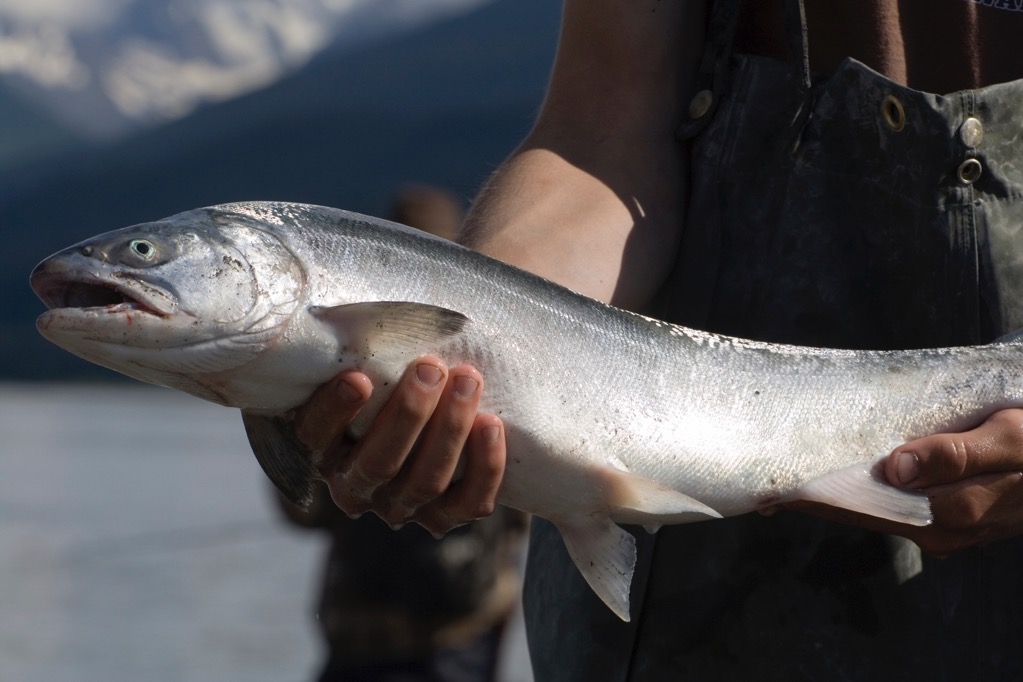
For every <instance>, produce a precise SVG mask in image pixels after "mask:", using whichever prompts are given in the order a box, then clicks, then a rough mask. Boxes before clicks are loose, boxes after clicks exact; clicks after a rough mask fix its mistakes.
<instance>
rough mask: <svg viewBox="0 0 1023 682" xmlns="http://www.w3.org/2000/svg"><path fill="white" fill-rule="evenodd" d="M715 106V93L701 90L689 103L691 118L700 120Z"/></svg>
mask: <svg viewBox="0 0 1023 682" xmlns="http://www.w3.org/2000/svg"><path fill="white" fill-rule="evenodd" d="M713 104H714V93H713V92H711V91H710V90H700V91H699V92H698V93H696V94H695V95H694V96H693V99H692V100H690V101H689V118H700V117H701V116H703V115H704V114H706V113H707V112H708V111H710V107H711V106H712V105H713Z"/></svg>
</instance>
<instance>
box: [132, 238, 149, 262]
mask: <svg viewBox="0 0 1023 682" xmlns="http://www.w3.org/2000/svg"><path fill="white" fill-rule="evenodd" d="M128 248H129V249H131V252H132V253H134V254H135V255H136V256H138V257H139V258H141V259H142V260H144V261H151V260H153V258H155V257H156V246H155V245H154V244H153V242H151V241H149V240H146V239H132V240H131V243H130V244H128Z"/></svg>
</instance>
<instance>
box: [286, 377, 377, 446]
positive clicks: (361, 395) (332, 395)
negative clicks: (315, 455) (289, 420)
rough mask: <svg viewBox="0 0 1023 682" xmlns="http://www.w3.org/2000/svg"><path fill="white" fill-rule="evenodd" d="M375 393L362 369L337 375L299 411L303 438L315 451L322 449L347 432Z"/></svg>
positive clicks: (298, 417)
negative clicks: (346, 429)
mask: <svg viewBox="0 0 1023 682" xmlns="http://www.w3.org/2000/svg"><path fill="white" fill-rule="evenodd" d="M372 393H373V384H372V383H371V382H370V380H369V377H368V376H366V375H365V374H363V373H362V372H355V371H351V372H344V373H342V374H339V375H338V376H336V377H334V378H333V379H331V380H330V381H328V382H327V383H325V384H323V385H322V386H320V387H319V388H317V389H316V391H315V392H314V393H313V395H312V397H310V398H309V400H307V401H306V403H305V404H304V405H303V406H302V407H300V408H299V409H298V411H297V412H296V413H295V427H296V429H297V433H298V437H299V439H300V440H301V441H302V442H303V443H305V444H306V445H307V446H308V447H309V449H310V450H312V451H313V452H322V451H323V450H325V449H326V448H327V447H328V446H329V445H330V444H331V443H333V442H334V441H336V440H337V439H338V437H339V436H340V435H341V434H342V433H343V432H344V430H345V428H346V427H347V426H348V425H349V424H350V423H351V422H352V420H353V419H355V416H356V415H357V414H358V413H359V410H361V409H362V408H363V406H364V405H365V404H366V401H367V400H369V396H370V394H372Z"/></svg>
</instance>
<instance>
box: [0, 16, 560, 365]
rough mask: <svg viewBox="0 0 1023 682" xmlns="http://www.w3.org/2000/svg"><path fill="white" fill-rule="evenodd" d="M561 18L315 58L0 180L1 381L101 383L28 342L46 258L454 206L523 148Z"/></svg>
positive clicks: (514, 21)
mask: <svg viewBox="0 0 1023 682" xmlns="http://www.w3.org/2000/svg"><path fill="white" fill-rule="evenodd" d="M559 13H560V6H559V3H554V2H550V1H549V0H500V1H498V2H495V3H493V4H488V5H484V6H482V7H481V8H480V9H478V10H477V11H474V12H471V13H467V14H464V15H461V16H458V17H457V18H454V19H451V20H448V21H445V22H442V23H437V24H433V25H431V26H429V27H428V28H426V29H423V30H420V31H415V32H411V33H408V34H405V35H401V36H398V37H396V38H395V39H394V40H389V41H385V42H383V43H377V44H374V45H371V46H368V47H366V48H365V49H362V50H358V51H351V50H348V49H344V50H329V49H328V50H326V51H324V52H323V53H321V54H320V55H319V56H318V57H316V58H315V59H314V60H313V61H311V62H310V63H309V64H308V65H307V66H306V67H304V68H303V69H302V70H300V71H299V72H297V73H295V74H294V75H292V76H290V77H287V78H285V79H283V80H281V81H279V82H278V83H276V84H274V85H272V86H270V87H268V88H266V89H263V90H261V91H259V92H256V93H253V94H250V95H247V96H243V97H240V98H238V99H235V100H232V101H229V102H225V103H223V104H218V105H215V106H209V107H207V108H205V109H201V110H199V111H198V112H196V113H195V114H193V115H191V116H189V117H187V118H185V119H182V120H179V121H177V122H174V123H172V124H169V125H167V126H164V127H162V128H159V129H156V130H152V131H148V132H143V133H140V134H138V135H136V136H134V137H131V138H129V139H125V140H122V141H119V142H116V143H114V144H110V145H107V146H104V147H102V148H99V149H77V150H75V151H73V152H72V153H70V154H68V155H65V156H64V157H62V159H61V161H60V163H58V164H50V165H48V166H47V167H45V168H38V167H36V168H31V169H25V168H22V169H20V170H19V171H17V172H13V173H12V172H8V173H6V174H2V173H0V230H2V233H3V235H4V236H5V239H6V240H7V248H6V249H3V250H0V303H2V305H0V377H6V378H31V377H43V376H45V377H61V378H68V377H71V376H89V377H96V376H103V377H109V376H110V373H109V372H105V371H102V370H95V369H94V368H92V367H91V366H89V365H87V364H86V363H84V362H83V361H80V360H77V359H75V358H73V357H72V356H70V355H68V354H67V353H65V352H63V351H60V350H58V349H56V348H52V347H50V346H49V344H47V343H45V342H44V341H42V340H41V339H40V338H39V337H38V334H37V333H36V332H35V329H34V324H33V320H34V318H35V316H36V315H37V314H38V313H39V312H40V311H41V304H40V303H39V302H38V301H37V300H36V299H35V297H34V296H33V295H32V293H31V290H30V289H29V288H28V286H27V284H26V280H27V276H28V273H29V272H30V270H31V268H32V266H33V265H34V264H35V263H36V262H37V261H38V260H40V259H41V258H42V257H44V256H46V255H47V254H48V253H50V252H52V251H55V250H57V249H58V248H63V247H64V246H67V245H69V244H71V243H73V242H76V241H79V240H81V239H84V238H86V237H89V236H92V235H94V234H97V233H99V232H104V231H107V230H110V229H115V228H118V227H123V226H126V225H130V224H133V223H137V222H144V221H148V220H154V219H157V218H160V217H163V216H166V215H170V214H173V213H176V212H179V211H183V210H188V209H191V208H195V207H196V206H201V205H209V204H214V203H223V202H227V201H236V200H243V199H277V200H287V201H302V202H308V203H318V204H327V205H333V206H340V207H344V208H348V209H352V210H356V211H360V212H364V213H371V214H376V215H381V214H386V213H387V211H388V209H389V202H390V200H391V197H392V196H393V194H394V192H395V190H396V188H398V187H399V186H400V185H402V184H404V183H407V182H422V183H431V184H435V185H439V186H442V187H446V188H449V189H451V190H453V191H454V192H455V193H457V194H458V195H459V196H461V197H463V198H464V199H466V200H467V199H468V198H469V197H471V196H472V195H473V194H474V193H475V190H476V189H477V188H478V186H479V185H480V183H481V182H482V181H483V180H484V179H485V178H486V176H487V175H488V174H489V173H490V172H491V171H492V170H493V169H494V168H495V167H496V165H497V164H498V163H500V161H501V160H502V159H503V158H504V157H505V156H506V155H507V154H508V153H509V152H510V151H511V150H512V149H513V148H514V146H515V144H516V143H517V142H518V141H519V140H521V138H522V136H523V135H524V134H525V133H526V132H527V130H528V128H529V126H530V124H531V122H532V120H533V117H534V115H535V113H536V110H537V108H538V106H539V104H540V101H541V99H542V95H543V91H544V87H545V85H546V81H547V76H548V73H549V70H550V65H551V62H552V60H553V55H554V47H555V43H556V39H557V29H558V23H559Z"/></svg>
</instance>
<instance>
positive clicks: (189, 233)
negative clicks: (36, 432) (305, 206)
mask: <svg viewBox="0 0 1023 682" xmlns="http://www.w3.org/2000/svg"><path fill="white" fill-rule="evenodd" d="M31 285H32V289H33V290H34V291H35V293H36V295H37V296H38V297H39V298H40V299H41V300H42V301H43V303H44V304H45V305H46V307H47V308H48V310H47V311H46V312H45V313H43V314H42V315H41V316H40V317H39V318H38V320H37V323H36V326H37V327H38V329H39V331H40V333H41V334H42V335H43V336H44V337H46V338H47V339H48V340H50V341H52V342H53V343H55V344H57V345H58V346H60V347H62V348H64V349H65V350H68V351H70V352H71V353H74V354H76V355H78V356H80V357H83V358H85V359H87V360H89V361H91V362H95V363H97V364H100V365H103V366H105V367H108V368H110V369H113V370H116V371H118V372H121V373H123V374H127V375H128V376H132V377H134V378H137V379H141V380H142V381H147V382H150V383H156V384H161V385H167V386H171V387H173V388H178V389H181V390H186V391H188V392H190V393H193V394H196V395H200V397H204V398H207V399H211V400H215V401H216V402H227V398H226V397H224V396H217V395H212V396H211V395H210V394H209V389H208V388H204V386H207V385H209V384H210V382H209V381H203V377H204V376H207V375H212V374H216V373H221V372H224V371H226V370H230V369H232V368H234V367H238V366H240V365H242V364H244V363H246V362H248V361H250V360H251V359H252V358H253V357H255V356H256V355H258V354H260V353H261V352H263V351H264V350H265V348H266V347H268V346H269V345H272V344H273V342H274V340H275V339H276V338H277V337H278V336H280V335H281V334H282V333H283V330H284V328H285V327H286V326H287V323H288V321H289V320H290V318H291V316H292V315H293V314H294V312H295V311H296V310H297V308H298V306H299V302H300V300H301V297H302V295H303V292H304V289H305V272H304V269H303V268H302V264H301V262H300V261H299V260H298V258H296V257H295V255H294V254H293V253H292V252H291V251H290V250H289V249H288V248H287V245H286V244H285V243H284V242H283V241H282V239H281V238H280V236H279V235H278V234H275V233H274V232H272V231H271V230H269V229H267V228H266V226H265V225H263V224H260V223H259V222H258V221H255V220H253V219H251V218H248V217H246V216H244V215H240V214H237V213H233V212H231V211H223V210H219V209H216V208H212V209H198V210H195V211H189V212H188V213H182V214H179V215H177V216H173V217H171V218H167V219H164V220H161V221H157V222H153V223H145V224H141V225H135V226H132V227H128V228H124V229H121V230H115V231H113V232H107V233H105V234H101V235H99V236H96V237H93V238H91V239H87V240H85V241H83V242H80V243H78V244H75V245H74V246H71V247H68V248H66V249H64V250H62V251H59V252H57V253H55V254H53V255H52V256H50V257H49V258H46V259H45V260H43V261H42V262H41V263H40V264H39V265H38V266H36V268H35V269H34V270H33V272H32V275H31ZM196 383H198V384H199V385H196V386H192V384H196Z"/></svg>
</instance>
